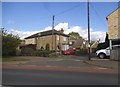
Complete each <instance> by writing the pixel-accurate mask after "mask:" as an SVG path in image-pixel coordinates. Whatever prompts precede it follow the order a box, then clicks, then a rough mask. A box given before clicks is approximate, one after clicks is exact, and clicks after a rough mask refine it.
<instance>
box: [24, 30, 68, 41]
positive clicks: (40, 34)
mask: <svg viewBox="0 0 120 87" xmlns="http://www.w3.org/2000/svg"><path fill="white" fill-rule="evenodd" d="M55 34H56V35H59V34H60V35H62V36H65V37H69V36H68V35H66V34H64V33H60V31H57V30H55V29H54V30H53V35H55ZM48 35H52V30H49V31H44V32H39V33H36V34H33V35H31V36H28V37H26V38H25V39H29V38H35V37H42V36H48Z"/></svg>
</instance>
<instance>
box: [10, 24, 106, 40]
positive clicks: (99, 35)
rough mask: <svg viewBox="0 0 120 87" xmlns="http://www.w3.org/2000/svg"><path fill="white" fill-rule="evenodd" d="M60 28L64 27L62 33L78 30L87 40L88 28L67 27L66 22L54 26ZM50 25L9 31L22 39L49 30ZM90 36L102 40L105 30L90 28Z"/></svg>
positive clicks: (92, 38)
mask: <svg viewBox="0 0 120 87" xmlns="http://www.w3.org/2000/svg"><path fill="white" fill-rule="evenodd" d="M61 28H64V33H65V34H69V33H70V32H78V33H79V34H80V36H82V37H83V38H84V39H86V40H87V38H88V30H87V29H84V28H82V27H81V26H72V27H69V25H68V23H59V24H58V25H56V26H55V29H56V30H60V29H61ZM51 29H52V27H51V26H48V27H46V28H44V29H43V30H41V31H18V30H15V29H11V30H10V31H12V33H13V34H15V35H16V34H18V35H19V36H20V38H21V39H24V38H25V37H27V36H30V35H32V34H35V33H38V32H42V31H47V30H51ZM90 36H91V40H94V41H95V40H99V39H100V41H101V42H104V40H105V36H106V32H102V31H94V29H92V28H91V29H90Z"/></svg>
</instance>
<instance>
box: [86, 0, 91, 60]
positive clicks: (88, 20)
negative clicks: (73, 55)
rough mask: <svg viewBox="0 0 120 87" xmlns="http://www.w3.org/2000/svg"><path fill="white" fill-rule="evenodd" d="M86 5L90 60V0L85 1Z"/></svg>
mask: <svg viewBox="0 0 120 87" xmlns="http://www.w3.org/2000/svg"><path fill="white" fill-rule="evenodd" d="M87 4H88V5H87V6H88V59H89V60H90V59H91V58H90V2H89V0H88V2H87Z"/></svg>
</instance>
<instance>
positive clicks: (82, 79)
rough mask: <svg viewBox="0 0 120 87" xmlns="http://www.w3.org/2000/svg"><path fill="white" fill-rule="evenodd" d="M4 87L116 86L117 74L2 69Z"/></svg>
mask: <svg viewBox="0 0 120 87" xmlns="http://www.w3.org/2000/svg"><path fill="white" fill-rule="evenodd" d="M2 77H3V80H2V83H3V84H4V85H117V84H118V75H117V74H105V73H95V72H92V73H90V72H67V71H50V70H25V69H3V75H2Z"/></svg>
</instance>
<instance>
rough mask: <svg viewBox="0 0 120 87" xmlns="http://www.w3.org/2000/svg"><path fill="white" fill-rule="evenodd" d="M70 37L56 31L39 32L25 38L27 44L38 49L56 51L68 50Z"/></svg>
mask: <svg viewBox="0 0 120 87" xmlns="http://www.w3.org/2000/svg"><path fill="white" fill-rule="evenodd" d="M68 37H69V36H68V35H66V34H64V33H63V32H61V31H57V30H55V29H53V30H48V31H44V32H39V33H36V34H34V35H31V36H29V37H26V38H25V44H33V45H36V49H38V50H39V49H49V50H54V51H59V50H66V49H68Z"/></svg>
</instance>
